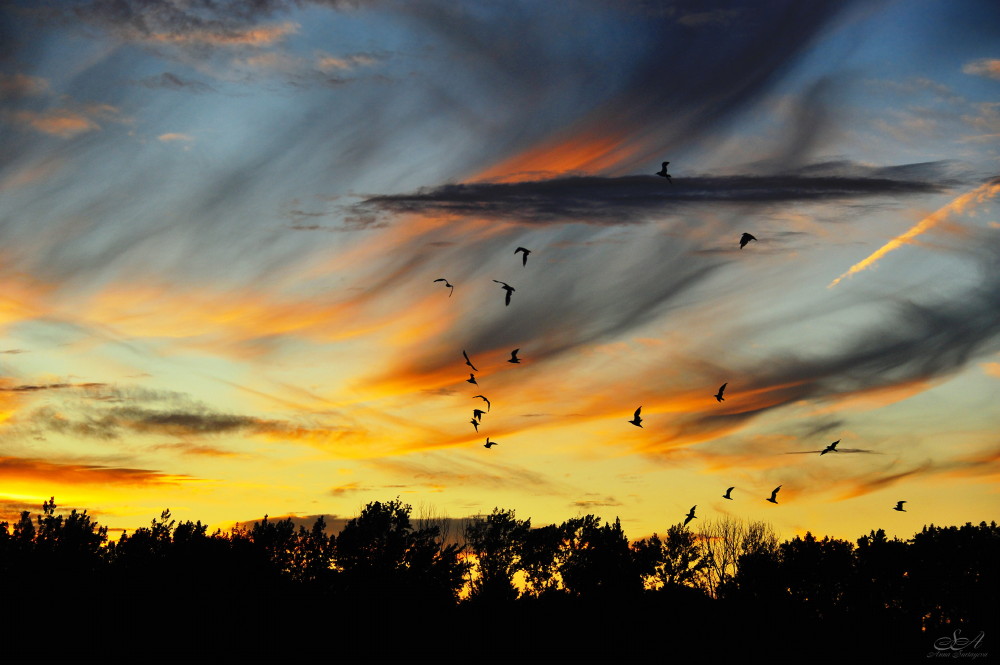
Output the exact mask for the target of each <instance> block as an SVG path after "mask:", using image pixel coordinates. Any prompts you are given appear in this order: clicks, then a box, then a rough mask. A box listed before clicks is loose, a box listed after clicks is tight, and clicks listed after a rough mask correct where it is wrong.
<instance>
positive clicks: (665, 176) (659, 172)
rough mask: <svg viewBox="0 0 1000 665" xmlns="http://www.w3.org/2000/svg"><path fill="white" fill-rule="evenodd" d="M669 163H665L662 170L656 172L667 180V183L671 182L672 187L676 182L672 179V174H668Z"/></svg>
mask: <svg viewBox="0 0 1000 665" xmlns="http://www.w3.org/2000/svg"><path fill="white" fill-rule="evenodd" d="M669 163H670V162H663V166H661V167H660V170H659V171H657V172H656V175H658V176H661V177H663V178H666V179H667V182H669V183H670V184H671V185H672V184H674V181H673V180H671V179H670V174H669V173H667V164H669Z"/></svg>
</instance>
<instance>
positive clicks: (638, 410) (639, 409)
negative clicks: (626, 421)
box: [632, 406, 642, 420]
mask: <svg viewBox="0 0 1000 665" xmlns="http://www.w3.org/2000/svg"><path fill="white" fill-rule="evenodd" d="M640 411H642V407H641V406H640V407H639V408H638V409H636V410H635V415H634V416H632V417H633V418H635V419H636V420H638V419H639V412H640Z"/></svg>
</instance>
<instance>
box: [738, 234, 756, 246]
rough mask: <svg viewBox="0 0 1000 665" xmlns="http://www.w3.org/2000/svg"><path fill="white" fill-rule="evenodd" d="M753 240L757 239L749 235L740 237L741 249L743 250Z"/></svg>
mask: <svg viewBox="0 0 1000 665" xmlns="http://www.w3.org/2000/svg"><path fill="white" fill-rule="evenodd" d="M751 240H756V238H754V237H753V236H752V235H750V234H749V233H744V234H743V235H741V236H740V249H743V248H744V247H746V244H747V243H748V242H750V241H751Z"/></svg>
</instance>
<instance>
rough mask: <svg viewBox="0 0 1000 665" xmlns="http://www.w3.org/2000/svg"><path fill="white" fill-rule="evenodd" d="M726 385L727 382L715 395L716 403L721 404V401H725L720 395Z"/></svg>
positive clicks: (727, 383)
mask: <svg viewBox="0 0 1000 665" xmlns="http://www.w3.org/2000/svg"><path fill="white" fill-rule="evenodd" d="M728 385H729V382H728V381H727V382H726V383H723V384H722V385H721V386H719V392H717V393H715V400H716V401H717V402H721V401H722V400H724V399H726V398H725V397H723V396H722V393H723V392H724V391H725V390H726V386H728Z"/></svg>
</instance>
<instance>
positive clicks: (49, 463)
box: [0, 457, 195, 486]
mask: <svg viewBox="0 0 1000 665" xmlns="http://www.w3.org/2000/svg"><path fill="white" fill-rule="evenodd" d="M0 479H2V480H3V481H4V482H6V483H12V482H15V481H18V482H29V483H34V484H36V485H41V484H46V483H48V484H50V485H51V484H57V485H104V484H108V485H125V486H163V485H179V484H181V483H183V482H186V481H192V480H195V478H193V477H191V476H187V475H178V474H170V473H165V472H162V471H157V470H153V469H140V468H131V467H122V466H107V465H102V464H84V463H79V462H71V461H54V460H52V459H38V458H27V457H0Z"/></svg>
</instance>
